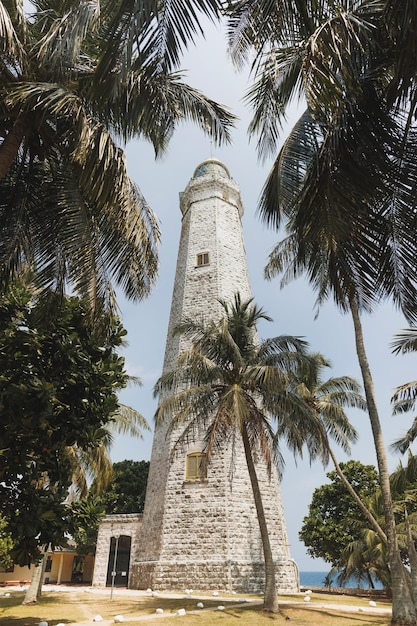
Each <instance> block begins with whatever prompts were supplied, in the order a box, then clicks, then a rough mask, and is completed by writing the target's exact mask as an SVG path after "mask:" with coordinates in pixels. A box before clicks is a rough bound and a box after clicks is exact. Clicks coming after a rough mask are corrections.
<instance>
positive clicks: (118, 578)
mask: <svg viewBox="0 0 417 626" xmlns="http://www.w3.org/2000/svg"><path fill="white" fill-rule="evenodd" d="M131 542H132V539H131V537H128V536H127V535H120V537H112V538H111V540H110V554H109V563H108V567H107V581H106V584H107V586H108V587H110V586H111V585H113V586H114V587H127V584H128V582H129V564H130V546H131ZM113 578H114V580H113Z"/></svg>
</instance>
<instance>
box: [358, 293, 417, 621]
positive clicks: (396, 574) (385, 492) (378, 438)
mask: <svg viewBox="0 0 417 626" xmlns="http://www.w3.org/2000/svg"><path fill="white" fill-rule="evenodd" d="M350 310H351V313H352V319H353V326H354V329H355V341H356V352H357V355H358V360H359V365H360V368H361V372H362V379H363V386H364V389H365V396H366V401H367V404H368V413H369V419H370V422H371V429H372V434H373V438H374V444H375V451H376V457H377V463H378V471H379V482H380V486H381V494H382V501H383V506H384V517H385V531H386V535H387V547H388V566H389V569H390V573H391V589H392V621H391V624H392V625H398V626H415V624H416V609H415V606H414V601H413V597H412V593H411V589H410V581H409V577H408V576H407V573H406V571H405V568H404V566H403V563H402V560H401V554H400V550H399V547H398V540H397V533H396V528H395V518H394V510H393V506H392V497H391V485H390V481H389V471H388V461H387V454H386V449H385V444H384V438H383V435H382V428H381V422H380V419H379V414H378V409H377V404H376V396H375V389H374V384H373V380H372V375H371V370H370V367H369V362H368V358H367V355H366V350H365V344H364V339H363V331H362V324H361V320H360V316H359V310H358V307H357V305H356V302H355V301H354V300H353V299H352V300H351V302H350Z"/></svg>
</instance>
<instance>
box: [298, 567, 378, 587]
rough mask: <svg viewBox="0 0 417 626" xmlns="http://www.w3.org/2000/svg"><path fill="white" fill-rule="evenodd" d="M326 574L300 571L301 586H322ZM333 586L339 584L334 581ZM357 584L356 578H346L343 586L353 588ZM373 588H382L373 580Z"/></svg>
mask: <svg viewBox="0 0 417 626" xmlns="http://www.w3.org/2000/svg"><path fill="white" fill-rule="evenodd" d="M327 574H328V571H327V572H324V571H322V572H302V571H300V585H301V587H324V586H325V585H324V579H325V578H326V576H327ZM364 585H365V583H362V587H364ZM333 586H339V585H337V583H336V582H335V581H334V582H333ZM357 586H358V583H357V581H356V580H354V579H352V580H348V581H347V583H345V584H344V587H346V588H348V589H351V588H352V589H355V588H356V587H357ZM375 589H382V585H381V584H380V583H378V582H375Z"/></svg>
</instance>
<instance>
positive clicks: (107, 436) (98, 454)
mask: <svg viewBox="0 0 417 626" xmlns="http://www.w3.org/2000/svg"><path fill="white" fill-rule="evenodd" d="M143 430H150V428H149V424H148V422H147V421H146V419H145V418H144V417H143V415H141V414H140V413H139V412H138V411H136V410H135V409H132V408H131V407H128V406H126V405H124V404H119V409H118V411H117V412H116V413H115V414H114V416H113V421H112V422H109V423H107V424H106V425H105V427H103V428H102V429H100V431H99V432H97V438H96V441H95V444H93V445H91V446H89V447H88V448H79V447H78V446H68V447H67V448H66V450H65V452H64V453H65V455H67V456H68V458H69V459H70V464H71V466H72V468H73V479H72V480H73V484H72V487H71V488H70V491H69V493H68V498H67V500H66V504H68V505H69V506H70V505H71V504H72V503H73V502H75V501H77V500H80V499H81V498H85V497H86V496H87V494H88V488H89V484H91V481H92V480H94V481H95V485H96V488H97V492H98V493H100V491H101V490H103V489H105V488H106V487H108V486H109V484H110V483H111V480H112V461H111V458H110V449H111V445H112V441H113V437H114V435H129V436H130V437H137V438H139V439H142V438H143V434H142V432H143ZM47 549H48V546H44V549H43V557H42V559H41V560H40V561H39V562H38V563H36V564H35V567H34V570H33V573H32V578H31V581H30V585H29V587H28V588H27V590H26V593H25V596H24V598H23V601H22V604H36V602H37V601H38V600H39V598H40V596H41V594H42V583H43V575H44V572H45V565H46V558H47Z"/></svg>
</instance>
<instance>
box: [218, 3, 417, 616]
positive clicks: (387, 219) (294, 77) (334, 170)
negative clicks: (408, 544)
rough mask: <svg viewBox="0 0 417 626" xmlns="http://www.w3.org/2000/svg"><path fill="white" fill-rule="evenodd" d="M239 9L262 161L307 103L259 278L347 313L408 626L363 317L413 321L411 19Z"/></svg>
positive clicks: (396, 612) (359, 6) (325, 8)
mask: <svg viewBox="0 0 417 626" xmlns="http://www.w3.org/2000/svg"><path fill="white" fill-rule="evenodd" d="M235 4H236V6H235V7H234V10H233V9H232V19H231V22H230V28H229V31H230V43H231V46H232V53H233V54H234V55H235V58H236V60H237V62H238V63H243V62H245V60H246V59H247V58H249V54H250V53H252V56H251V57H250V58H254V59H255V60H254V61H253V65H252V68H253V71H254V73H255V79H256V82H255V84H254V86H253V88H252V89H251V90H250V92H249V93H248V100H249V102H250V103H251V104H252V105H253V106H254V110H255V114H254V118H253V121H252V124H251V128H250V130H251V132H252V133H259V136H260V139H259V143H258V147H259V150H260V153H261V155H263V156H265V155H266V154H268V152H270V151H272V150H275V149H276V147H277V141H278V138H279V130H280V124H282V121H283V119H284V116H285V111H286V108H287V105H288V104H289V103H290V102H291V101H292V100H294V99H296V98H304V99H305V101H306V103H307V109H306V111H305V113H304V114H303V115H302V116H301V117H300V119H299V121H298V123H297V124H296V125H295V127H294V129H293V130H292V132H291V134H290V136H289V138H288V139H287V140H286V142H285V143H284V146H283V147H282V149H281V150H280V152H279V154H278V157H277V158H276V160H275V163H274V165H273V167H272V170H271V173H270V175H269V178H268V180H267V182H266V185H265V187H264V190H263V195H262V199H261V203H260V212H261V215H262V217H263V218H264V219H265V220H266V221H267V222H268V223H269V224H270V225H272V226H273V227H276V228H279V227H280V226H281V224H282V222H283V221H284V219H285V226H286V228H287V231H288V236H287V237H286V239H284V241H282V242H280V243H279V244H278V245H277V247H276V248H275V250H274V251H273V253H272V254H271V256H270V259H269V264H268V267H267V270H266V272H267V275H268V276H269V277H272V276H275V275H276V274H278V273H281V272H284V278H283V283H282V284H285V283H286V282H288V281H289V280H291V279H293V278H295V277H296V276H298V275H300V274H302V273H306V274H307V276H308V277H309V279H310V281H311V283H312V285H313V287H314V288H315V290H316V292H317V304H318V306H319V305H320V304H321V303H322V302H324V301H325V300H326V299H327V298H329V296H333V298H334V300H335V302H336V304H337V305H338V306H339V307H340V308H341V310H342V311H350V312H351V315H352V318H353V323H354V329H355V340H356V348H357V354H358V360H359V363H360V367H361V371H362V377H363V382H364V389H365V394H366V400H367V405H368V412H369V417H370V422H371V427H372V432H373V437H374V443H375V449H376V454H377V461H378V469H379V475H380V482H381V490H382V497H383V502H384V512H385V521H386V525H385V528H386V534H387V541H388V558H389V566H390V570H391V574H392V592H393V624H414V623H415V620H416V609H415V606H414V604H413V601H412V598H411V595H410V592H409V584H408V582H409V581H408V576H407V573H406V572H405V571H404V568H403V566H402V562H401V555H400V550H399V547H398V542H397V537H396V529H395V519H394V513H393V506H392V497H391V491H390V484H389V473H388V464H387V456H386V450H385V445H384V441H383V433H382V428H381V423H380V418H379V414H378V409H377V403H376V398H375V393H374V387H373V381H372V376H371V371H370V368H369V363H368V360H367V355H366V351H365V345H364V340H363V333H362V327H361V319H360V314H361V313H362V312H370V311H372V308H373V307H374V306H375V304H377V303H379V302H380V301H381V300H382V299H383V298H387V297H391V298H393V300H394V302H395V303H396V304H397V305H398V306H399V307H401V309H402V310H403V312H404V313H405V314H406V316H407V317H408V318H409V319H413V318H415V316H416V307H415V301H416V280H415V277H416V275H417V274H416V267H415V259H416V258H417V256H416V253H417V249H416V241H415V237H414V225H415V208H414V207H415V200H414V195H415V194H414V191H415V171H416V167H415V163H416V155H415V149H414V148H413V144H414V135H415V127H414V122H413V115H414V112H415V108H416V97H415V95H416V81H415V76H416V74H415V72H414V70H412V68H414V67H415V57H414V56H413V57H412V59H409V58H408V57H409V55H410V52H411V49H412V47H413V46H414V45H415V44H414V39H413V38H412V37H411V32H412V29H413V28H414V27H415V24H416V20H417V12H416V9H415V6H414V4H413V3H405V4H404V5H401V10H399V8H398V6H397V5H396V3H395V2H393V1H392V0H386V1H385V2H384V1H383V2H377V3H374V2H370V1H369V2H368V1H367V0H364V1H362V2H361V1H358V2H355V1H354V2H345V3H340V2H337V3H336V2H333V1H331V0H330V1H328V2H324V3H310V2H308V1H305V0H296V1H295V2H294V4H293V5H291V7H290V5H289V4H288V3H285V2H276V3H266V2H260V3H257V4H256V6H255V3H251V2H249V1H245V0H244V1H243V2H237V3H235ZM411 70H412V71H411Z"/></svg>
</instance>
